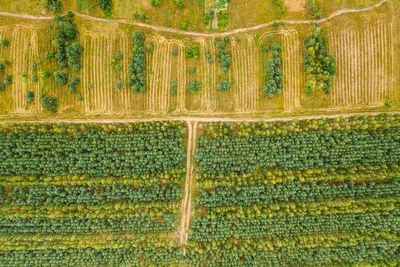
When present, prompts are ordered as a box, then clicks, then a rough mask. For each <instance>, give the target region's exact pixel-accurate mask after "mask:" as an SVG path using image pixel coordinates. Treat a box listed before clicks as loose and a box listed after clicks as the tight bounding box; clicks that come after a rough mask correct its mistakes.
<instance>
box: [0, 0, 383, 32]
mask: <svg viewBox="0 0 400 267" xmlns="http://www.w3.org/2000/svg"><path fill="white" fill-rule="evenodd" d="M386 2H387V0H382V1H380V2H379V3H376V4H375V5H372V6H370V7H366V8H362V9H343V10H338V11H336V12H334V13H332V14H331V15H329V16H328V17H326V18H323V19H320V20H279V21H277V22H284V23H285V24H309V23H322V22H325V21H328V20H330V19H333V18H334V17H337V16H340V15H342V14H346V13H358V12H365V11H370V10H373V9H375V8H377V7H379V6H381V5H382V4H383V3H386ZM73 12H74V14H75V15H76V16H78V17H82V18H87V19H91V20H96V21H101V22H107V23H125V24H128V23H130V24H133V25H136V26H140V27H144V28H149V29H153V30H156V31H164V32H172V33H179V34H184V35H192V36H204V37H216V36H225V35H232V34H236V33H241V32H246V31H251V30H257V29H260V28H264V27H268V26H271V25H272V24H273V23H274V22H275V21H271V22H269V23H265V24H260V25H257V26H252V27H247V28H242V29H236V30H233V31H229V32H222V33H197V32H187V31H181V30H175V29H171V28H167V27H162V26H153V25H149V24H145V23H141V22H130V21H127V20H124V19H115V20H112V19H102V18H96V17H92V16H89V15H85V14H81V13H79V12H76V11H73ZM0 15H2V16H10V17H16V18H25V19H48V20H50V19H53V17H47V16H32V15H28V14H14V13H10V12H0Z"/></svg>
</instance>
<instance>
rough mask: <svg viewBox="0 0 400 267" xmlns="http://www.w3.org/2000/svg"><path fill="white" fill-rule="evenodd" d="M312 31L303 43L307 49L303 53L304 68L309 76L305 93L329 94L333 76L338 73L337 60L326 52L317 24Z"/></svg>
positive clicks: (320, 30)
mask: <svg viewBox="0 0 400 267" xmlns="http://www.w3.org/2000/svg"><path fill="white" fill-rule="evenodd" d="M311 31H312V33H311V34H310V35H308V36H307V37H306V38H304V41H303V43H304V46H305V48H306V50H305V51H304V53H303V56H304V61H303V68H304V71H305V73H306V75H307V80H306V87H305V89H304V91H305V92H306V93H308V94H312V93H313V92H315V91H319V90H323V91H325V93H326V94H329V92H330V91H331V89H332V80H333V75H334V74H335V73H336V69H335V63H336V60H335V57H334V56H333V55H331V54H329V53H328V52H327V51H326V48H325V39H324V38H323V37H322V29H321V27H320V26H319V25H318V24H315V25H314V26H313V27H312V28H311Z"/></svg>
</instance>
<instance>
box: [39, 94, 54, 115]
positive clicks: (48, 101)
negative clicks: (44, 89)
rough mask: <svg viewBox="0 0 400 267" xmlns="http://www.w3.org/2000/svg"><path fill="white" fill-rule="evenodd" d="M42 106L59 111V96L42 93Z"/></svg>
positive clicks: (52, 110)
mask: <svg viewBox="0 0 400 267" xmlns="http://www.w3.org/2000/svg"><path fill="white" fill-rule="evenodd" d="M40 98H41V102H42V107H43V108H44V109H46V110H48V111H51V112H57V98H56V97H54V96H49V95H41V96H40Z"/></svg>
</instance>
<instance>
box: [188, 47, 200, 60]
mask: <svg viewBox="0 0 400 267" xmlns="http://www.w3.org/2000/svg"><path fill="white" fill-rule="evenodd" d="M185 55H186V57H187V58H198V57H199V55H200V47H199V46H198V45H194V46H193V47H187V48H186V50H185Z"/></svg>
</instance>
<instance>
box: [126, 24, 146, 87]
mask: <svg viewBox="0 0 400 267" xmlns="http://www.w3.org/2000/svg"><path fill="white" fill-rule="evenodd" d="M133 43H134V46H133V56H131V57H130V61H131V64H129V65H128V72H129V73H130V74H131V77H130V80H129V79H128V81H126V84H127V85H130V84H131V83H132V90H133V91H134V92H135V93H138V92H142V93H144V92H146V76H145V75H144V70H145V68H146V62H145V50H144V44H143V43H144V36H143V34H142V33H141V32H139V31H135V32H134V33H133Z"/></svg>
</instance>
